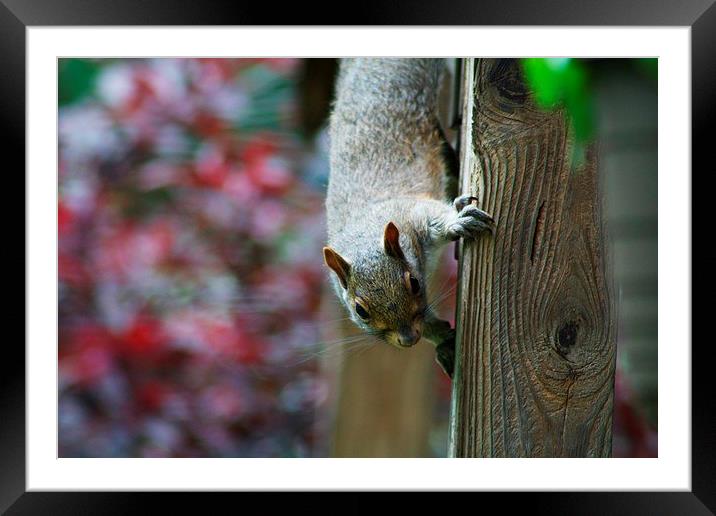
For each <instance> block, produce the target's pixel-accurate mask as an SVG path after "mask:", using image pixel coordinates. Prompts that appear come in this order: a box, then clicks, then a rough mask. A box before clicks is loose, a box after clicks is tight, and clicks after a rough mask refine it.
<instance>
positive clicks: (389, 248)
mask: <svg viewBox="0 0 716 516" xmlns="http://www.w3.org/2000/svg"><path fill="white" fill-rule="evenodd" d="M383 247H384V248H385V252H386V254H387V255H388V256H392V257H393V258H397V259H398V260H401V261H405V255H404V254H403V250H402V249H401V248H400V232H399V231H398V227H397V226H396V225H395V224H394V223H393V222H388V223H387V224H386V225H385V232H384V233H383Z"/></svg>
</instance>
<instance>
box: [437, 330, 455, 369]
mask: <svg viewBox="0 0 716 516" xmlns="http://www.w3.org/2000/svg"><path fill="white" fill-rule="evenodd" d="M450 333H451V335H450V337H448V338H447V339H445V340H444V341H442V342H441V343H440V344H438V346H437V347H436V348H435V361H436V362H437V363H438V364H439V365H440V367H441V368H442V370H443V371H445V374H446V375H448V376H449V377H450V379H452V375H453V371H454V370H455V330H450Z"/></svg>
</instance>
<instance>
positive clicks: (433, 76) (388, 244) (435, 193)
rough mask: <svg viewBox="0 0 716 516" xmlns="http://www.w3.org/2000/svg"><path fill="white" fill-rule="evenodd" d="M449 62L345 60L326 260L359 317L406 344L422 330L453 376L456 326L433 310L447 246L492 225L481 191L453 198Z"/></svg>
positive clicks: (336, 110)
mask: <svg viewBox="0 0 716 516" xmlns="http://www.w3.org/2000/svg"><path fill="white" fill-rule="evenodd" d="M444 67H445V63H444V60H442V59H417V58H410V59H382V58H381V59H378V58H362V59H343V60H341V62H340V66H339V72H338V77H337V81H336V94H335V100H334V103H333V111H332V113H331V117H330V126H329V141H330V178H329V182H328V194H327V198H326V215H327V225H328V245H327V246H326V247H324V248H323V257H324V260H325V263H326V265H327V266H328V267H330V269H331V270H332V271H333V273H334V274H331V278H332V281H333V285H334V289H335V291H336V294H337V295H338V297H339V299H340V300H341V301H342V302H343V304H344V305H345V307H346V309H347V310H348V313H349V314H350V317H351V319H352V320H353V321H354V322H355V323H356V324H357V325H358V326H359V327H360V328H362V329H363V330H365V331H366V332H368V333H370V334H372V335H375V336H377V337H379V338H381V339H383V340H384V341H386V342H388V343H389V344H392V345H394V346H396V347H399V348H408V347H411V346H413V345H415V344H416V343H417V342H418V341H419V340H420V338H421V337H425V338H426V339H428V340H430V341H432V342H433V344H434V345H435V347H436V360H437V362H438V363H439V364H440V366H441V367H442V368H443V370H444V371H445V373H446V374H447V375H448V376H450V377H452V373H453V364H454V353H455V330H453V329H452V328H451V327H450V323H449V322H447V321H443V320H440V319H438V318H437V317H436V316H435V315H434V313H433V312H432V310H431V309H430V307H429V303H428V300H427V293H426V285H427V284H428V275H429V274H431V273H432V271H433V269H434V266H435V262H436V261H437V257H438V251H439V250H440V249H441V248H442V247H443V246H444V245H445V244H447V243H448V242H451V241H455V240H457V239H459V238H461V237H462V238H464V239H474V238H475V237H477V235H478V234H480V233H481V232H482V231H485V230H488V231H492V228H493V224H494V222H493V220H492V218H491V217H490V216H489V215H488V214H487V213H485V212H484V211H482V210H480V209H478V208H477V207H476V206H475V205H474V204H473V201H476V200H477V199H476V198H475V197H472V196H461V197H458V198H456V199H455V200H454V201H453V202H449V201H448V200H446V193H445V190H446V180H447V179H446V176H447V174H446V172H447V171H448V169H449V167H454V166H455V164H456V162H457V159H456V157H455V155H454V151H452V148H451V147H449V144H448V143H447V141H446V140H445V136H444V133H443V131H442V129H441V128H440V123H439V120H438V112H437V110H438V93H439V90H440V84H441V80H442V77H443V75H444Z"/></svg>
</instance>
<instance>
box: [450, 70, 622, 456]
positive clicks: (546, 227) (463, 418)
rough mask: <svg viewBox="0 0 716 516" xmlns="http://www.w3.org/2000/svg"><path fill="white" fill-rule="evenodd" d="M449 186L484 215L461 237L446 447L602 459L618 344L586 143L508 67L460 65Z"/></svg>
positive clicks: (593, 167)
mask: <svg viewBox="0 0 716 516" xmlns="http://www.w3.org/2000/svg"><path fill="white" fill-rule="evenodd" d="M463 63H464V65H463V66H464V68H463V95H464V99H463V123H462V130H463V133H462V141H461V149H460V153H461V191H462V193H464V194H472V195H476V196H477V197H478V198H479V199H480V206H481V208H483V209H484V210H485V211H487V212H489V213H491V214H492V215H493V216H494V218H495V220H496V224H497V226H496V231H495V234H494V235H492V236H490V235H485V236H482V237H480V239H479V240H477V241H476V242H473V243H468V244H461V253H460V276H459V277H460V278H461V280H460V287H459V292H458V304H457V358H456V376H455V381H454V383H453V401H452V414H451V428H450V455H451V456H454V457H605V456H610V455H611V448H612V405H613V399H614V371H615V358H616V338H615V327H614V320H615V316H614V305H613V302H612V290H613V287H612V283H611V281H612V280H611V268H610V266H609V260H608V253H606V251H605V249H606V243H605V235H604V230H603V221H602V214H601V204H602V201H601V193H600V184H599V180H598V167H597V151H596V146H595V145H590V146H588V147H587V149H586V150H585V152H584V158H583V160H581V162H579V163H577V164H574V163H573V155H574V152H573V149H574V142H573V140H572V139H571V136H570V131H569V124H568V122H567V120H566V118H565V115H564V113H563V112H561V111H550V112H547V111H543V110H540V109H538V108H536V107H535V106H534V104H533V102H532V100H531V96H530V92H529V91H528V89H527V87H526V85H525V82H524V80H523V77H522V72H521V69H520V66H519V61H517V60H512V59H465V60H464V62H463Z"/></svg>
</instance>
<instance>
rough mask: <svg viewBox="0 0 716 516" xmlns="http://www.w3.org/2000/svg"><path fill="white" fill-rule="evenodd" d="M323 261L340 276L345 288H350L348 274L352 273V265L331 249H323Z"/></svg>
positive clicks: (339, 278) (339, 279)
mask: <svg viewBox="0 0 716 516" xmlns="http://www.w3.org/2000/svg"><path fill="white" fill-rule="evenodd" d="M323 260H324V261H325V262H326V265H328V266H329V267H330V268H331V269H333V272H335V273H336V276H338V281H340V282H341V286H342V287H343V288H348V274H349V273H350V271H351V264H350V263H348V261H347V260H346V259H345V258H343V257H342V256H341V255H340V254H338V253H337V252H336V251H334V250H333V248H331V247H324V248H323Z"/></svg>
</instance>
